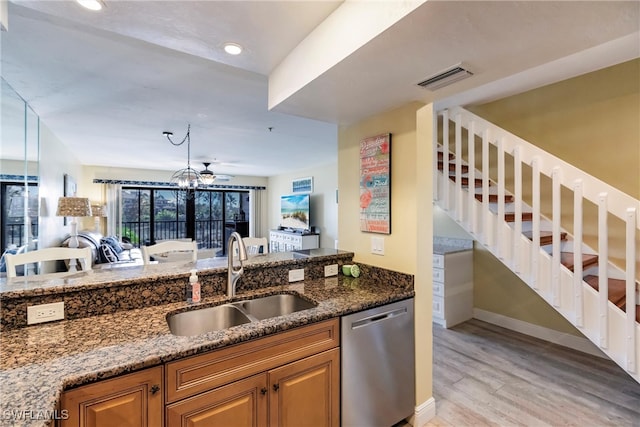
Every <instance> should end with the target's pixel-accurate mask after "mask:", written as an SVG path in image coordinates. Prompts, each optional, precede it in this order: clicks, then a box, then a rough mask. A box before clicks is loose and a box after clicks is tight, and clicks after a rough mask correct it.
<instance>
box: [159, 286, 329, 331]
mask: <svg viewBox="0 0 640 427" xmlns="http://www.w3.org/2000/svg"><path fill="white" fill-rule="evenodd" d="M317 306H318V305H317V304H315V303H313V302H310V301H307V300H306V299H304V298H301V297H299V296H298V295H293V294H276V295H269V296H266V297H261V298H256V299H249V300H243V301H237V302H233V303H228V304H223V305H218V306H215V307H207V308H200V309H196V310H191V311H185V312H182V313H176V314H169V315H168V316H167V323H168V324H169V329H170V330H171V333H172V334H173V335H181V336H192V335H199V334H204V333H206V332H211V331H218V330H221V329H227V328H231V327H232V326H238V325H243V324H245V323H250V322H258V321H260V320H264V319H269V318H271V317H277V316H284V315H286V314H292V313H295V312H298V311H302V310H307V309H309V308H314V307H317Z"/></svg>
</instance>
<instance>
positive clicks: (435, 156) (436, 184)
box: [432, 112, 440, 200]
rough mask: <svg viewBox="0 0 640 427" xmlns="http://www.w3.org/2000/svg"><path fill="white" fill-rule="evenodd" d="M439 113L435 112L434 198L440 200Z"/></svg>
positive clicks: (433, 128)
mask: <svg viewBox="0 0 640 427" xmlns="http://www.w3.org/2000/svg"><path fill="white" fill-rule="evenodd" d="M438 122H439V120H438V113H436V112H434V113H433V127H432V130H433V136H432V138H433V147H432V149H433V200H440V192H439V191H438V182H439V181H440V176H439V174H438Z"/></svg>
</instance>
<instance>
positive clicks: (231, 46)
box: [224, 43, 242, 55]
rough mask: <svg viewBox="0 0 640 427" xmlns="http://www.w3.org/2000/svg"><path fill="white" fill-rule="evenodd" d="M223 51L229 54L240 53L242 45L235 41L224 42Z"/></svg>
mask: <svg viewBox="0 0 640 427" xmlns="http://www.w3.org/2000/svg"><path fill="white" fill-rule="evenodd" d="M224 51H225V52H227V53H228V54H229V55H240V54H241V53H242V46H240V45H239V44H237V43H225V44H224Z"/></svg>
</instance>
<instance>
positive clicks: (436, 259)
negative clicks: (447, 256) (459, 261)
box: [433, 254, 444, 268]
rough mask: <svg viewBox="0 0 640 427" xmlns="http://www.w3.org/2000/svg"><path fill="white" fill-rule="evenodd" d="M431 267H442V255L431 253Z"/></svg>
mask: <svg viewBox="0 0 640 427" xmlns="http://www.w3.org/2000/svg"><path fill="white" fill-rule="evenodd" d="M433 268H444V255H439V254H433Z"/></svg>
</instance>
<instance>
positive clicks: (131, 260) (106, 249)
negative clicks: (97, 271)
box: [61, 230, 143, 268]
mask: <svg viewBox="0 0 640 427" xmlns="http://www.w3.org/2000/svg"><path fill="white" fill-rule="evenodd" d="M69 240H71V236H69V235H67V236H66V237H65V238H64V239H63V240H62V243H61V246H65V247H68V246H69ZM78 246H79V247H81V248H86V247H89V248H91V253H92V259H93V268H104V267H106V268H109V267H125V266H131V265H142V264H143V262H142V251H141V250H140V249H139V248H135V247H133V245H132V244H131V243H128V242H121V241H120V239H118V238H117V237H116V236H107V237H105V236H103V235H102V234H100V233H97V232H95V231H93V230H82V231H79V232H78Z"/></svg>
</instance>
